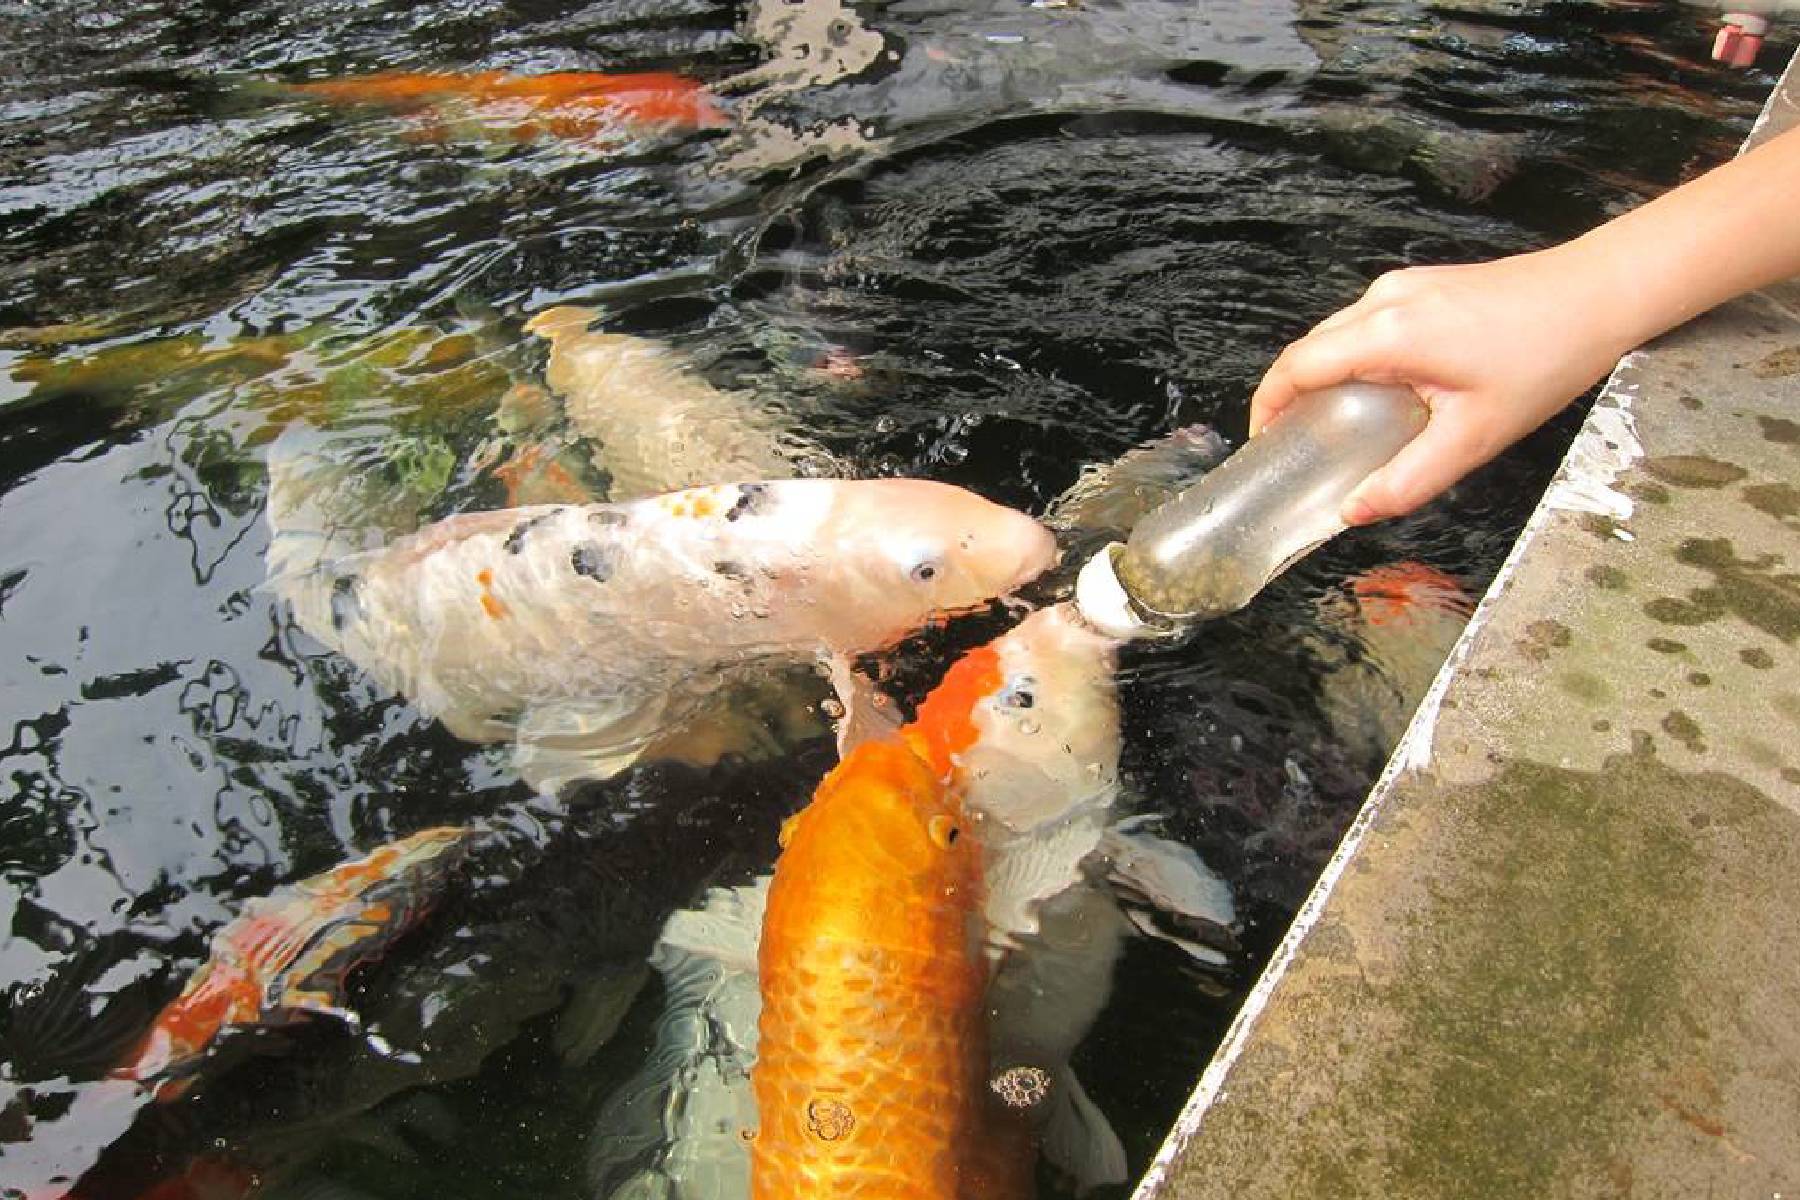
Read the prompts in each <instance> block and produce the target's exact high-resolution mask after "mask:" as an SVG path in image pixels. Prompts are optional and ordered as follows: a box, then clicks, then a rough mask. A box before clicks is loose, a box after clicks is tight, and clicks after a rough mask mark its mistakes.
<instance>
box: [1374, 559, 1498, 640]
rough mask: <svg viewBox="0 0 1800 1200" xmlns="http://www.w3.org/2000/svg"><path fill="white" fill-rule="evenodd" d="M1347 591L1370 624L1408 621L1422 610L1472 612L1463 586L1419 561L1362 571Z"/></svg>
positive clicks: (1458, 613)
mask: <svg viewBox="0 0 1800 1200" xmlns="http://www.w3.org/2000/svg"><path fill="white" fill-rule="evenodd" d="M1350 594H1351V595H1352V596H1354V597H1355V598H1356V607H1357V609H1358V610H1359V611H1360V612H1361V613H1362V616H1363V619H1364V620H1365V621H1367V622H1368V623H1369V624H1371V625H1391V624H1397V623H1399V622H1401V621H1408V620H1411V619H1412V618H1413V616H1414V615H1415V614H1416V613H1417V612H1419V611H1421V610H1434V611H1437V612H1444V613H1451V614H1454V615H1456V616H1460V617H1467V616H1469V615H1470V614H1471V613H1472V612H1474V611H1475V605H1474V602H1473V601H1471V600H1470V599H1469V595H1468V593H1467V592H1465V591H1463V589H1462V586H1461V585H1460V584H1458V583H1457V582H1456V580H1454V579H1452V578H1451V577H1450V576H1448V575H1446V574H1444V572H1442V571H1440V570H1438V569H1437V568H1435V567H1428V566H1426V565H1425V564H1424V563H1421V562H1403V563H1395V564H1393V565H1392V566H1386V567H1376V568H1374V569H1373V570H1369V571H1364V572H1363V573H1362V574H1361V575H1358V576H1357V577H1356V578H1355V579H1353V580H1351V581H1350Z"/></svg>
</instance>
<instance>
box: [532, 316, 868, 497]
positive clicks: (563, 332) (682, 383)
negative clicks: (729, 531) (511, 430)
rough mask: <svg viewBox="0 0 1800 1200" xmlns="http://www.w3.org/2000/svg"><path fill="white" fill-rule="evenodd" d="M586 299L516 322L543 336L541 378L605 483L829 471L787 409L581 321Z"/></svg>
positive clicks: (691, 482) (648, 490)
mask: <svg viewBox="0 0 1800 1200" xmlns="http://www.w3.org/2000/svg"><path fill="white" fill-rule="evenodd" d="M596 316H597V314H596V313H595V312H594V310H592V309H586V308H573V307H562V308H552V309H547V310H545V311H544V312H541V313H539V314H537V315H536V316H535V317H533V318H531V320H529V321H527V322H526V323H525V328H526V330H527V331H528V332H531V333H535V334H538V335H539V336H541V337H543V338H545V339H546V340H547V341H549V343H550V361H549V364H548V365H547V366H546V368H545V372H544V378H545V381H546V382H547V383H549V385H550V387H551V389H552V390H553V391H555V392H556V393H557V394H558V395H559V396H561V397H562V401H563V408H564V411H565V412H566V413H567V415H568V418H569V424H570V425H571V426H572V427H573V428H574V429H575V430H576V432H578V433H580V434H581V436H582V437H584V438H586V439H587V440H588V441H589V442H590V443H591V444H592V446H593V453H594V461H595V465H596V466H598V467H599V468H600V469H601V470H603V471H605V472H606V474H607V476H608V477H609V478H610V479H611V481H612V485H611V489H610V491H609V493H608V499H611V500H613V501H620V500H635V499H638V498H640V497H643V496H650V495H654V494H656V493H658V492H667V491H676V490H679V489H681V488H687V487H698V486H701V485H704V484H709V483H717V482H719V481H720V480H723V479H791V478H794V477H796V476H800V475H807V476H820V475H832V474H837V473H839V472H838V471H837V470H836V467H835V464H834V463H833V462H832V460H831V458H830V456H829V455H827V454H826V452H825V451H824V450H823V449H822V448H820V447H818V446H816V445H813V444H812V443H811V442H809V441H808V440H807V439H805V438H804V437H802V436H801V435H799V434H797V433H795V432H794V431H793V426H794V420H793V415H792V414H791V413H786V412H783V411H781V410H780V409H779V408H778V407H777V406H776V405H775V404H773V403H768V402H763V401H760V400H759V399H758V398H756V397H754V396H751V395H747V394H745V393H742V392H728V391H724V390H722V389H720V388H716V387H714V386H713V385H712V384H711V383H708V382H707V381H706V379H705V378H703V377H702V376H700V375H699V374H697V373H696V372H695V371H694V370H693V369H692V367H691V366H690V365H689V364H688V363H687V362H686V361H684V360H683V359H682V357H681V356H680V354H679V353H678V352H677V351H676V350H675V349H674V348H673V347H671V346H668V345H666V344H664V343H662V342H658V341H653V340H651V339H649V338H640V337H632V336H631V335H629V334H623V333H604V332H600V331H596V330H591V329H589V325H590V324H591V323H592V322H593V321H594V319H595V317H596Z"/></svg>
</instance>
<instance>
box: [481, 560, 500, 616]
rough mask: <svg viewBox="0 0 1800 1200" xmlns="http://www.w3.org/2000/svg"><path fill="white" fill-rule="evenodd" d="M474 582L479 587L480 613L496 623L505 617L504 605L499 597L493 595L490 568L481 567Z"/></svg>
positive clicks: (492, 575) (492, 574) (492, 580)
mask: <svg viewBox="0 0 1800 1200" xmlns="http://www.w3.org/2000/svg"><path fill="white" fill-rule="evenodd" d="M475 582H476V583H479V584H480V585H481V611H483V612H485V613H486V614H487V615H488V616H490V617H492V618H494V620H496V621H498V620H500V619H501V618H502V617H504V616H506V605H504V604H502V603H501V602H500V597H498V596H496V595H494V592H493V587H494V571H493V568H492V567H483V568H482V569H481V570H479V571H477V572H476V573H475Z"/></svg>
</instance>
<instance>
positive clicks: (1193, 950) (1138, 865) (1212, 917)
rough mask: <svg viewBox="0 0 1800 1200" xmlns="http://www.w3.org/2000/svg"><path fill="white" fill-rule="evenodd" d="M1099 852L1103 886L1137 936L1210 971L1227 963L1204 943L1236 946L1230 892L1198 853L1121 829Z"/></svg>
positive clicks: (1222, 953) (1111, 834)
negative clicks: (1164, 944) (1167, 946)
mask: <svg viewBox="0 0 1800 1200" xmlns="http://www.w3.org/2000/svg"><path fill="white" fill-rule="evenodd" d="M1100 852H1101V855H1102V860H1103V861H1104V863H1105V864H1106V878H1107V881H1108V883H1110V884H1111V885H1112V888H1113V890H1114V892H1115V893H1116V894H1118V896H1119V898H1120V900H1121V901H1122V902H1123V903H1122V907H1123V908H1124V911H1125V915H1126V917H1127V918H1129V919H1130V921H1131V923H1132V925H1133V926H1135V927H1136V928H1137V929H1138V931H1139V932H1141V933H1144V934H1147V935H1149V936H1150V937H1154V938H1158V939H1160V940H1162V941H1165V942H1168V943H1169V944H1170V945H1172V946H1175V947H1177V948H1178V949H1180V950H1182V951H1183V952H1185V953H1187V954H1188V955H1190V956H1192V957H1193V958H1194V959H1195V960H1197V961H1199V962H1203V963H1206V964H1208V965H1210V966H1223V965H1226V964H1227V963H1229V962H1230V961H1231V959H1230V956H1229V955H1228V954H1227V953H1226V952H1225V951H1224V950H1221V949H1219V948H1218V947H1216V946H1213V945H1208V944H1207V943H1208V942H1209V941H1215V942H1222V943H1224V944H1225V945H1227V946H1230V947H1232V948H1235V947H1236V939H1235V938H1234V937H1233V935H1232V932H1231V929H1232V926H1233V925H1234V924H1236V922H1237V909H1236V907H1235V906H1234V905H1233V903H1232V900H1231V889H1230V887H1229V886H1227V884H1226V883H1225V881H1224V880H1223V879H1220V878H1219V877H1218V876H1217V875H1215V874H1214V873H1213V872H1212V870H1211V869H1210V868H1209V867H1207V865H1206V864H1205V863H1204V862H1202V861H1200V856H1199V855H1198V854H1196V853H1194V851H1193V850H1191V849H1189V848H1188V847H1187V846H1184V845H1182V844H1181V843H1180V842H1172V841H1170V840H1169V839H1167V838H1160V837H1156V836H1154V835H1153V834H1148V833H1143V832H1141V831H1133V830H1130V829H1128V828H1127V827H1126V826H1124V825H1119V826H1114V827H1113V828H1112V829H1109V830H1107V831H1106V836H1105V837H1104V838H1103V839H1102V841H1101V846H1100Z"/></svg>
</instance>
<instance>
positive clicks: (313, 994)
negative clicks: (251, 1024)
mask: <svg viewBox="0 0 1800 1200" xmlns="http://www.w3.org/2000/svg"><path fill="white" fill-rule="evenodd" d="M301 1017H310V1018H313V1019H323V1020H332V1021H341V1022H343V1024H344V1025H346V1026H348V1027H349V1028H350V1029H352V1030H360V1029H361V1028H362V1025H363V1021H362V1015H361V1014H360V1013H358V1012H356V1010H354V1009H351V1008H346V1007H345V1006H344V1005H343V1003H342V1002H341V1001H340V1000H339V998H338V997H336V996H334V995H332V994H331V993H330V992H328V991H324V990H322V989H317V988H300V987H293V988H288V989H286V990H284V991H283V992H282V993H281V998H280V999H279V1000H278V1001H277V1002H276V1003H275V1005H274V1007H273V1009H272V1010H271V1011H270V1013H269V1015H268V1016H267V1017H263V1018H259V1020H258V1023H259V1024H271V1025H273V1024H276V1023H278V1022H280V1021H283V1020H296V1019H298V1018H301Z"/></svg>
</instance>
